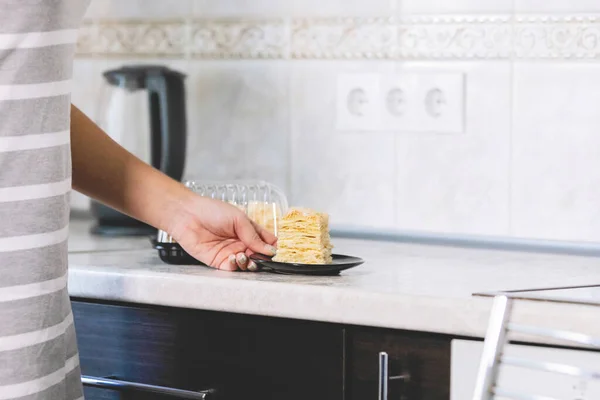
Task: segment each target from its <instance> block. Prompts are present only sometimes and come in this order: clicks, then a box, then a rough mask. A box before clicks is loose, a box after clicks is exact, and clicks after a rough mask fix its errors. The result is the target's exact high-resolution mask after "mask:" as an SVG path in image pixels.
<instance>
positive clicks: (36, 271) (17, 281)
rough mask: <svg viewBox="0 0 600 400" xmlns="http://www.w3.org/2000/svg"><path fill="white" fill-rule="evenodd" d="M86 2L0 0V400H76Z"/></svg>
mask: <svg viewBox="0 0 600 400" xmlns="http://www.w3.org/2000/svg"><path fill="white" fill-rule="evenodd" d="M87 5H88V0H0V400H7V399H11V400H12V399H19V400H75V399H82V398H83V392H82V387H81V382H80V381H81V377H80V371H79V357H78V353H77V344H76V340H75V330H74V327H73V315H72V313H71V306H70V303H69V296H68V293H67V235H68V224H69V191H70V188H71V153H70V130H69V128H70V121H69V118H70V90H71V81H70V80H71V73H72V62H73V53H74V48H75V42H76V39H77V29H78V27H79V24H80V22H81V19H82V17H83V14H84V11H85V9H86V7H87Z"/></svg>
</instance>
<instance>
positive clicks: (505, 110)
mask: <svg viewBox="0 0 600 400" xmlns="http://www.w3.org/2000/svg"><path fill="white" fill-rule="evenodd" d="M403 68H410V69H411V70H419V69H420V68H424V69H427V70H428V71H435V70H439V71H463V72H465V73H466V78H465V80H466V91H465V93H466V101H465V105H466V113H465V121H466V123H465V126H466V130H465V132H464V133H462V134H432V133H398V134H397V145H396V149H397V155H396V157H397V169H398V178H397V179H398V180H397V193H396V199H397V227H398V228H400V229H407V230H424V231H435V232H450V233H465V234H486V235H506V234H508V220H509V216H508V190H509V182H508V168H509V132H510V63H509V62H506V61H497V62H493V61H489V62H446V63H442V62H437V63H407V64H404V65H403V66H401V67H399V72H401V71H402V70H403ZM407 100H410V99H407Z"/></svg>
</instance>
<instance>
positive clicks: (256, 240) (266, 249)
mask: <svg viewBox="0 0 600 400" xmlns="http://www.w3.org/2000/svg"><path fill="white" fill-rule="evenodd" d="M235 231H236V234H237V235H238V237H239V238H240V240H241V241H242V242H243V243H244V244H245V245H246V246H248V248H249V249H250V250H252V251H253V252H255V253H261V254H265V255H269V256H272V255H275V252H276V250H277V249H276V248H275V247H274V246H273V244H274V243H275V241H276V239H275V240H271V239H272V238H271V237H270V236H269V235H271V236H272V234H269V233H268V232H266V231H264V229H262V228H260V227H258V228H257V227H255V224H253V223H252V222H251V221H250V219H249V218H247V217H245V216H244V217H240V218H238V219H237V220H236V223H235ZM263 231H264V232H263ZM261 234H264V235H265V240H268V241H271V243H268V242H265V240H263V238H261Z"/></svg>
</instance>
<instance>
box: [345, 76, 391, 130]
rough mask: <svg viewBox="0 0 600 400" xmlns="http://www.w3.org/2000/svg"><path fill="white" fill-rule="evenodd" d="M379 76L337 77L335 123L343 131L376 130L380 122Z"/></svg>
mask: <svg viewBox="0 0 600 400" xmlns="http://www.w3.org/2000/svg"><path fill="white" fill-rule="evenodd" d="M379 84H380V76H379V75H377V74H341V75H338V79H337V100H336V102H337V104H336V108H337V119H336V120H337V124H336V127H337V129H338V130H343V131H372V130H378V129H379V127H380V124H381V91H380V86H379Z"/></svg>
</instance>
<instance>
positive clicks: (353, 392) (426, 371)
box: [348, 329, 450, 400]
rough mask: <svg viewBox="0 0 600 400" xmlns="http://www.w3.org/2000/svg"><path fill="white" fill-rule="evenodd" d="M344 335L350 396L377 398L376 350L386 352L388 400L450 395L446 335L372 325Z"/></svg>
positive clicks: (354, 399)
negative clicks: (385, 328)
mask: <svg viewBox="0 0 600 400" xmlns="http://www.w3.org/2000/svg"><path fill="white" fill-rule="evenodd" d="M348 336H349V343H350V346H349V356H348V357H349V364H350V367H349V374H350V377H349V390H348V392H349V394H350V396H349V398H350V399H352V400H368V399H377V398H378V391H379V377H380V367H379V364H380V362H379V354H380V352H385V353H387V355H388V370H387V373H388V376H389V379H388V380H387V398H388V399H389V400H448V399H449V398H450V338H449V337H445V336H441V335H440V336H438V335H428V334H424V333H416V332H398V331H382V330H375V329H374V330H369V329H356V330H353V331H352V332H351V333H349V335H348Z"/></svg>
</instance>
